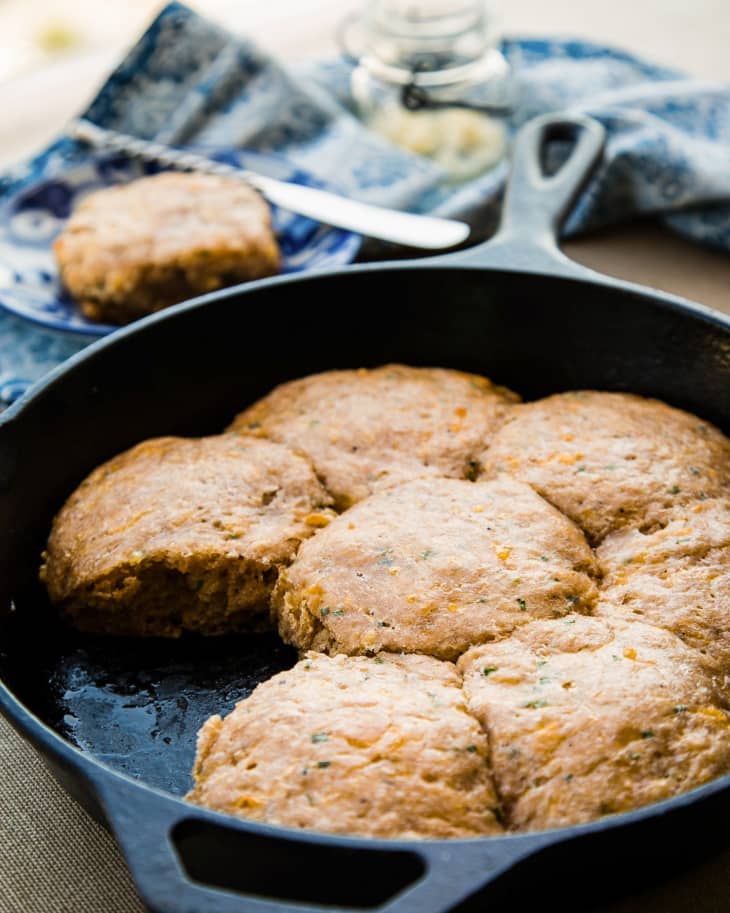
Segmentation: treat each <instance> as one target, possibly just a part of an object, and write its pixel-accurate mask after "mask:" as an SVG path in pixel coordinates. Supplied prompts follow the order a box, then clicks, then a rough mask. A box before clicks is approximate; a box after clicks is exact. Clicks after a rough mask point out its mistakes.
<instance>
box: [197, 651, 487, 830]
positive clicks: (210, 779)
mask: <svg viewBox="0 0 730 913" xmlns="http://www.w3.org/2000/svg"><path fill="white" fill-rule="evenodd" d="M194 776H195V787H194V789H193V790H192V792H191V793H190V794H189V796H188V798H189V799H191V800H192V801H194V802H198V803H201V804H204V805H206V806H208V807H210V808H214V809H216V810H219V811H225V812H230V813H232V814H239V815H243V816H245V817H249V818H255V819H263V820H266V821H270V822H273V823H277V824H283V825H288V826H294V827H307V828H312V829H315V830H326V831H331V832H333V833H346V834H365V835H370V836H379V837H472V836H477V835H483V834H496V833H499V832H500V831H501V830H502V828H501V826H500V824H499V823H498V820H497V817H496V815H495V809H496V806H497V798H496V795H495V792H494V787H493V784H492V780H491V777H490V774H489V770H488V763H487V740H486V737H485V736H484V733H483V732H482V731H481V729H480V727H479V725H478V724H477V722H476V720H474V719H472V717H470V716H469V715H468V714H467V713H466V707H465V702H464V697H463V694H462V691H461V688H460V681H459V676H458V675H457V674H456V670H455V669H454V667H453V666H452V665H450V664H448V663H441V662H439V661H437V660H435V659H431V658H429V657H425V656H393V655H383V656H377V657H375V658H373V659H369V658H365V657H345V656H337V657H334V658H329V657H327V656H324V655H322V654H318V653H310V654H308V655H307V656H306V657H305V658H304V659H303V660H302V661H301V662H299V663H298V664H297V665H296V666H295V667H294V668H293V669H291V670H290V671H288V672H282V673H280V674H279V675H276V676H274V677H273V678H271V679H269V680H268V681H267V682H265V683H264V684H262V685H259V686H258V687H257V688H256V690H255V691H254V692H253V694H252V695H251V696H250V697H249V698H247V699H246V700H243V701H241V702H240V703H239V704H237V705H236V707H235V709H234V710H233V711H232V712H231V713H230V714H229V715H228V716H227V717H225V719H223V720H221V718H220V717H212V718H211V719H210V720H208V722H207V723H206V724H205V726H204V727H203V729H202V730H201V732H200V735H199V740H198V755H197V760H196V765H195V770H194Z"/></svg>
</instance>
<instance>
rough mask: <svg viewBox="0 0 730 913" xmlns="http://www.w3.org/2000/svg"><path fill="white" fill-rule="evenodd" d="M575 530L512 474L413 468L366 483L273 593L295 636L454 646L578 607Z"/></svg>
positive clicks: (438, 651)
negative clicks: (374, 487)
mask: <svg viewBox="0 0 730 913" xmlns="http://www.w3.org/2000/svg"><path fill="white" fill-rule="evenodd" d="M595 571H596V565H595V562H594V558H593V554H592V552H591V550H590V548H589V547H588V544H587V543H586V541H585V538H584V536H583V534H582V533H581V532H580V530H579V529H578V528H577V527H576V526H574V525H573V523H571V522H570V521H569V520H568V519H566V518H565V517H564V516H562V515H561V514H560V513H559V512H558V511H557V510H555V508H553V507H551V506H550V505H549V504H548V503H547V502H546V501H544V500H543V499H542V498H541V497H540V496H539V495H537V494H536V493H535V492H534V491H533V490H532V489H531V488H530V487H529V486H528V485H525V484H523V483H521V482H517V481H515V480H513V479H506V478H505V479H500V480H498V481H493V482H466V481H460V480H456V479H443V478H442V479H424V480H418V481H414V482H408V483H405V484H404V485H399V486H397V487H395V488H391V489H388V490H386V491H383V492H380V493H379V494H377V495H372V496H371V497H370V498H367V499H366V500H364V501H362V502H360V503H359V504H357V505H356V506H355V507H353V508H351V509H350V510H349V511H347V512H346V513H345V514H343V515H341V516H340V517H338V518H337V519H336V520H334V521H333V522H332V523H331V524H330V525H329V526H328V527H327V528H326V529H324V530H322V531H321V532H320V533H319V534H318V535H317V536H316V537H314V538H313V539H311V540H310V541H309V542H306V543H304V545H303V546H302V548H301V549H300V551H299V553H298V556H297V558H296V560H295V561H294V563H293V564H292V566H291V567H290V568H289V569H288V571H287V572H285V573H284V574H283V575H282V576H281V578H280V580H279V584H278V586H277V589H276V591H275V594H274V604H275V608H276V610H277V612H278V615H279V629H280V631H281V633H282V634H283V636H284V639H285V640H288V641H289V642H290V643H294V644H295V645H297V646H299V647H304V648H306V647H312V646H313V647H315V648H316V649H323V650H327V651H329V652H333V653H334V652H344V653H366V652H377V651H378V650H391V651H406V652H417V653H428V654H431V655H434V656H439V657H441V658H444V659H450V658H454V657H456V656H458V655H459V654H460V653H462V652H463V651H464V650H466V649H467V648H468V647H469V646H471V645H472V644H474V643H481V642H482V641H485V640H489V639H492V638H495V637H504V636H505V635H507V634H509V633H510V632H511V631H512V630H513V629H514V628H515V627H516V626H518V625H520V624H524V623H525V622H527V621H529V620H530V619H531V618H535V617H555V616H562V615H565V614H567V613H569V612H586V611H590V608H591V606H592V604H593V602H594V601H595V598H596V587H595V584H594V582H593V580H592V579H591V575H592V574H593V573H594V572H595Z"/></svg>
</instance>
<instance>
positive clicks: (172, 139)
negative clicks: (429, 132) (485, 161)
mask: <svg viewBox="0 0 730 913" xmlns="http://www.w3.org/2000/svg"><path fill="white" fill-rule="evenodd" d="M503 50H504V53H505V55H506V57H507V59H508V60H509V62H510V63H511V64H512V66H513V68H514V74H515V77H514V78H515V81H516V89H517V96H516V97H517V99H518V103H517V105H516V107H515V110H514V113H513V115H512V116H511V118H510V127H511V128H512V129H516V128H518V127H519V126H520V125H521V124H522V123H524V122H525V121H526V120H528V119H529V118H530V117H532V116H534V115H536V114H539V113H543V112H546V111H558V110H570V111H581V112H585V113H588V114H591V115H592V116H594V117H597V118H598V119H599V120H601V121H602V122H603V124H604V125H605V126H606V128H607V131H608V144H607V150H606V155H605V159H604V162H603V165H602V167H601V168H600V170H599V172H598V173H597V174H596V175H595V177H594V179H593V180H592V182H591V183H590V185H589V186H588V188H587V189H586V191H585V192H584V194H583V196H582V197H581V199H580V200H579V202H578V204H577V206H576V207H575V209H574V211H573V213H572V214H571V216H570V218H569V219H568V221H567V223H566V225H565V229H564V231H565V234H566V235H570V234H575V233H577V232H580V231H583V230H586V229H589V228H595V227H597V226H601V225H608V224H611V223H616V222H619V221H621V220H625V219H627V218H629V217H631V216H635V215H638V214H654V215H655V216H656V217H657V218H658V219H660V220H662V221H663V222H664V223H665V224H666V225H668V226H670V227H671V228H672V229H674V230H675V231H678V232H681V233H682V234H683V235H685V236H687V237H689V238H692V239H695V240H697V241H699V242H701V243H705V244H709V245H713V246H715V247H718V248H722V249H725V250H730V86H724V85H719V84H712V83H706V82H700V81H696V80H692V79H687V78H685V77H683V76H682V74H681V73H679V72H676V71H674V70H671V69H667V68H664V67H658V66H654V65H652V64H649V63H646V62H644V61H642V60H638V59H637V58H635V57H632V56H631V55H629V54H625V53H622V52H620V51H617V50H615V49H611V48H606V47H601V46H599V45H596V44H592V43H589V42H584V41H574V40H564V39H527V40H521V39H509V40H507V41H505V42H504V45H503ZM348 87H349V67H348V65H347V64H346V63H344V62H342V61H328V62H319V63H310V64H307V65H304V66H299V67H295V68H292V69H285V68H283V67H282V66H280V65H279V64H278V63H277V62H275V61H274V60H272V59H271V58H270V57H269V56H267V55H266V54H264V53H263V52H262V51H261V50H260V49H259V48H257V47H256V46H255V45H253V44H252V43H251V42H249V41H248V40H246V39H245V38H242V37H240V36H234V35H232V34H230V33H229V32H226V31H225V30H224V29H222V28H220V27H219V26H217V25H215V24H213V23H211V22H209V21H208V20H206V19H204V18H202V17H200V16H199V15H197V14H196V13H194V12H193V11H192V10H190V9H188V8H187V7H185V6H183V5H182V4H179V3H171V4H170V5H169V6H167V7H165V8H164V9H163V10H162V12H161V13H160V14H159V15H158V17H157V18H156V19H155V21H154V22H153V23H152V24H151V25H150V27H149V29H148V30H147V32H146V33H145V34H144V35H143V36H142V38H141V39H140V41H139V42H138V44H137V45H136V46H135V47H134V48H133V49H132V50H131V51H130V53H129V54H128V55H127V57H126V58H125V60H124V61H123V62H122V63H121V64H120V66H119V67H118V68H117V69H116V70H115V72H114V73H113V74H112V75H111V76H110V78H109V79H108V81H107V82H106V84H105V85H104V86H103V87H102V89H101V91H100V92H99V94H98V95H97V96H96V98H95V99H94V101H93V102H92V103H91V105H90V106H89V108H88V110H87V111H86V112H85V116H86V117H88V118H90V119H91V120H93V121H95V122H96V123H99V124H101V125H103V126H106V127H111V128H114V129H118V130H122V131H125V132H128V133H133V134H136V135H137V136H141V137H144V138H149V139H152V138H154V139H158V140H161V141H163V142H166V143H171V144H177V145H184V144H196V145H201V144H203V145H213V146H218V147H221V146H233V147H245V148H248V149H255V150H259V151H262V152H276V153H278V154H280V155H283V156H285V157H286V158H288V159H289V160H290V161H291V162H292V163H293V164H295V165H296V166H298V167H301V168H303V169H306V170H308V171H311V172H313V173H314V174H319V175H320V176H322V177H323V178H325V179H327V180H329V181H330V182H333V183H336V184H337V185H339V187H340V188H341V190H342V191H343V192H344V193H346V194H350V195H352V196H353V197H357V198H360V199H363V200H369V201H372V202H378V203H383V204H387V205H391V206H396V207H403V208H408V209H411V210H413V211H421V212H425V211H429V212H438V213H440V214H448V215H459V216H461V217H463V218H467V219H468V220H469V221H470V222H471V223H472V225H473V227H474V229H475V235H476V236H479V235H480V234H481V235H484V234H486V233H487V232H488V231H489V230H490V229H491V227H492V226H493V225H494V222H495V218H496V210H497V206H498V194H499V190H500V188H501V185H502V183H503V181H504V177H505V170H506V169H505V168H504V167H500V168H497V169H495V170H494V171H493V172H491V173H489V174H487V175H484V176H482V177H479V178H477V179H475V180H472V181H471V182H469V183H467V184H463V185H460V186H459V187H458V188H454V186H453V185H450V184H449V182H448V181H447V179H446V176H445V174H444V173H443V172H442V171H441V170H440V169H439V168H438V167H437V166H436V165H434V164H433V163H432V162H430V161H429V160H427V159H423V158H419V157H418V156H415V155H412V154H410V153H407V152H405V151H403V150H401V149H398V148H396V147H394V146H392V145H391V144H389V143H388V142H387V141H386V140H385V139H383V138H381V137H380V136H377V135H375V134H373V133H371V132H370V131H368V130H367V129H366V128H365V127H364V126H363V125H362V124H361V123H360V122H359V121H358V120H357V119H356V118H355V117H354V115H353V112H352V110H351V107H350V99H349V95H348ZM85 155H86V151H85V149H84V148H83V147H82V146H80V145H78V144H77V143H75V142H73V141H72V140H70V139H68V138H65V137H61V138H60V139H59V140H58V141H57V142H55V143H54V144H53V145H52V146H50V147H49V148H48V149H46V150H45V151H44V152H42V153H41V154H40V155H38V156H37V157H35V158H34V159H32V160H31V161H28V162H24V163H22V164H20V165H18V166H17V167H15V168H12V169H10V170H9V171H7V172H6V173H5V174H4V175H2V176H0V203H1V201H2V197H3V196H4V195H7V194H8V193H10V192H13V191H15V190H17V189H18V187H20V186H23V185H24V184H26V183H27V182H29V181H33V180H37V179H38V178H41V177H46V176H49V175H51V174H53V173H56V172H58V171H59V170H60V169H62V168H63V167H65V166H66V165H67V164H68V163H69V162H73V163H76V162H80V161H83V158H84V156H85ZM369 252H370V256H377V250H376V249H374V248H373V247H370V248H369ZM86 342H87V340H86V339H82V338H74V337H71V336H66V337H62V338H59V337H57V336H55V335H54V334H53V333H49V332H48V331H44V330H40V329H39V328H37V327H34V326H32V325H31V324H25V323H24V322H23V321H19V320H18V319H17V318H14V317H10V316H9V315H6V314H0V397H3V398H4V399H5V400H6V401H8V400H11V399H12V398H14V397H15V396H17V395H18V393H19V392H20V391H21V390H22V389H23V387H24V386H25V385H26V384H27V383H28V382H30V381H33V380H35V379H37V378H38V377H40V376H41V375H42V374H43V373H45V372H46V371H47V370H49V369H50V368H51V367H53V366H54V365H55V364H57V363H58V362H59V361H61V360H63V359H64V358H65V357H67V356H68V355H69V354H71V353H72V352H73V351H76V350H78V349H79V348H81V347H82V346H83V345H84V344H86Z"/></svg>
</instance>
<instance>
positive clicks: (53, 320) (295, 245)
mask: <svg viewBox="0 0 730 913" xmlns="http://www.w3.org/2000/svg"><path fill="white" fill-rule="evenodd" d="M204 151H205V152H206V153H207V154H208V155H209V156H210V158H214V159H216V160H218V161H222V162H227V163H229V164H232V165H238V166H239V167H241V168H249V169H251V170H252V171H257V172H259V173H260V174H265V175H267V176H269V177H274V178H278V179H280V180H282V181H291V182H293V183H297V184H305V185H307V186H311V187H325V186H326V185H325V184H323V182H321V181H319V180H318V179H317V178H315V177H313V176H312V175H311V174H309V173H308V172H305V171H302V170H300V169H298V168H296V167H294V166H293V165H291V164H289V163H288V162H287V161H285V160H284V159H281V158H277V157H275V156H270V155H262V154H260V153H255V152H243V151H240V150H226V151H225V152H223V151H220V150H216V151H211V150H204ZM160 170H162V169H161V168H160V167H159V166H156V165H152V164H149V163H143V162H139V161H135V160H133V159H129V158H126V157H124V156H118V155H117V156H108V155H107V156H96V157H93V156H92V157H90V158H89V159H88V161H86V162H85V163H84V164H81V165H74V166H73V167H70V168H68V169H66V170H64V171H62V172H61V173H60V174H58V175H56V176H55V177H53V178H51V179H48V180H43V181H39V182H37V183H33V184H29V185H27V186H25V187H23V188H22V190H20V191H18V192H17V193H15V194H13V195H12V196H10V197H9V198H7V199H6V200H5V201H4V203H3V205H2V207H1V208H0V305H2V306H3V307H5V308H6V309H7V310H9V311H11V312H12V313H14V314H17V315H19V316H21V317H25V318H26V319H28V320H32V321H33V322H34V323H37V324H40V325H42V326H45V327H49V328H51V329H54V330H65V331H68V332H72V333H81V334H84V335H88V336H103V335H104V334H106V333H110V332H111V331H112V330H114V329H116V327H113V326H108V325H106V324H100V323H94V322H93V321H91V320H88V319H87V318H86V317H84V315H83V314H82V313H81V311H80V310H79V308H78V307H77V306H76V305H75V303H74V301H73V299H72V298H71V297H70V296H69V295H68V293H67V292H66V291H65V290H64V289H63V288H62V287H61V284H60V283H59V280H58V273H57V270H56V264H55V260H54V258H53V251H52V244H53V241H54V239H55V238H56V236H57V235H58V233H59V232H60V231H61V229H62V228H63V225H64V223H65V221H66V219H67V218H68V217H69V215H70V214H71V212H72V210H73V209H74V207H75V206H76V205H77V204H78V203H79V201H80V200H81V199H82V198H83V197H84V196H86V195H87V194H88V193H90V192H91V191H94V190H98V189H99V188H101V187H109V186H111V185H112V184H123V183H126V182H127V181H130V180H133V179H134V178H138V177H142V176H144V175H146V174H155V173H156V172H158V171H160ZM327 189H332V188H327ZM272 219H273V224H274V230H275V232H276V236H277V238H278V241H279V246H280V248H281V253H282V271H283V272H285V273H293V272H300V271H302V270H308V269H321V268H324V267H333V266H342V265H345V264H347V263H350V262H351V261H352V260H353V258H354V257H355V255H356V254H357V251H358V248H359V247H360V241H361V239H360V236H359V235H356V234H353V233H352V232H348V231H342V230H340V229H336V228H330V227H329V226H325V225H322V224H320V223H319V222H314V221H312V220H311V219H307V218H305V217H304V216H298V215H294V214H292V213H290V212H286V211H284V210H281V209H278V208H277V207H272Z"/></svg>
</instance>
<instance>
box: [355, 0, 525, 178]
mask: <svg viewBox="0 0 730 913" xmlns="http://www.w3.org/2000/svg"><path fill="white" fill-rule="evenodd" d="M342 39H343V45H344V48H345V51H346V53H347V55H348V57H350V58H351V59H353V61H354V62H355V63H356V66H355V68H354V70H353V72H352V95H353V98H354V101H355V104H356V106H357V110H358V113H359V115H360V117H361V118H362V119H363V120H364V121H365V122H366V123H367V124H368V125H369V126H370V127H371V128H372V129H373V130H376V131H378V132H379V133H381V134H383V135H384V136H386V137H387V138H388V139H389V140H391V141H392V142H394V143H396V144H397V145H399V146H402V147H404V148H406V149H408V150H410V151H411V152H414V153H416V154H418V155H423V156H427V157H428V158H431V159H433V160H434V161H436V162H437V163H438V164H439V165H441V166H442V167H443V168H444V169H445V170H446V171H447V172H448V173H449V175H450V176H451V177H452V178H453V179H454V180H456V181H460V180H466V179H467V178H471V177H474V176H475V175H477V174H481V173H482V172H484V171H487V170H489V169H490V168H492V167H494V165H496V164H497V163H498V162H499V161H500V160H501V159H502V158H503V156H504V154H505V150H506V131H505V127H504V122H503V119H504V117H505V116H506V114H507V113H508V112H509V110H510V94H511V86H510V80H509V72H510V71H509V66H508V64H507V62H506V60H505V59H504V57H503V56H502V54H501V53H500V51H499V50H498V48H497V47H496V30H495V28H494V25H493V18H492V16H491V15H490V13H489V11H488V9H487V5H486V4H485V2H484V0H420V2H414V0H370V2H368V3H367V4H366V5H365V7H364V9H363V11H362V13H361V14H360V15H359V16H358V17H357V18H356V19H353V20H349V21H348V22H347V23H346V24H345V26H344V28H343V32H342Z"/></svg>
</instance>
